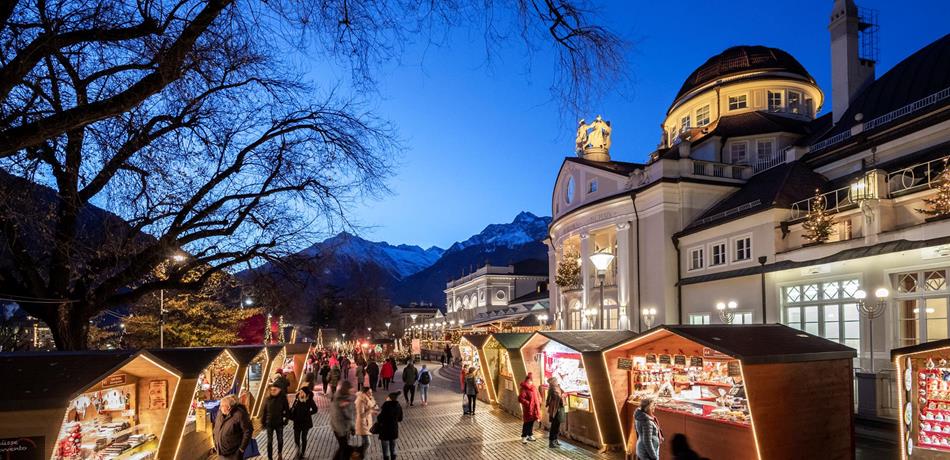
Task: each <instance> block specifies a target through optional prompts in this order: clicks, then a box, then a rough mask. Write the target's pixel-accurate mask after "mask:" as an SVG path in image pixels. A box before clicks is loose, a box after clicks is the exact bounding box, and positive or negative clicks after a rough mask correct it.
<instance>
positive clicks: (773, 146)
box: [755, 137, 778, 162]
mask: <svg viewBox="0 0 950 460" xmlns="http://www.w3.org/2000/svg"><path fill="white" fill-rule="evenodd" d="M766 142H767V143H769V144H770V145H771V147H770V149H769V150H770V151H769V154H768V156H766V157H764V158H763V157H762V155H761V154H760V153H759V146H760V145H762V144H764V143H766ZM777 150H778V149H777V148H776V143H775V138H774V137H764V138H761V139H756V140H755V161H756V162H760V161H768V160H769V159H770V158H772V157H773V156H774V155H775V152H776V151H777Z"/></svg>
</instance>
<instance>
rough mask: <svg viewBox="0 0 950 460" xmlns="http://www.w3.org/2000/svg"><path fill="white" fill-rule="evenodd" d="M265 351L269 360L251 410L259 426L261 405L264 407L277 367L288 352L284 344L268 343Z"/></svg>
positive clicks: (252, 416)
mask: <svg viewBox="0 0 950 460" xmlns="http://www.w3.org/2000/svg"><path fill="white" fill-rule="evenodd" d="M264 351H265V352H266V354H267V362H266V364H265V365H264V374H263V380H262V384H261V387H260V389H259V390H258V392H257V394H256V395H254V396H255V397H256V401H255V402H254V407H253V410H252V411H251V419H252V420H253V421H254V426H257V425H258V424H259V423H258V422H259V417H260V412H261V407H263V401H264V398H265V396H266V395H267V387H268V386H270V384H271V382H273V381H274V374H275V373H276V372H277V369H279V368H281V365H282V364H283V363H284V357H285V356H287V352H286V351H285V350H284V346H283V345H266V346H265V347H264Z"/></svg>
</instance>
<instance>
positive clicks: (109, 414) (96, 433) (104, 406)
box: [53, 383, 161, 460]
mask: <svg viewBox="0 0 950 460" xmlns="http://www.w3.org/2000/svg"><path fill="white" fill-rule="evenodd" d="M137 396H138V395H137V387H136V385H135V384H134V383H129V384H124V385H121V386H117V387H114V388H105V389H100V390H97V391H91V392H88V393H83V394H81V395H79V396H78V397H76V398H75V399H73V400H72V401H70V403H69V408H68V409H67V411H66V418H65V420H64V423H63V425H62V427H61V429H60V432H59V436H58V438H57V441H56V444H55V447H54V450H53V460H61V459H62V460H65V459H97V460H112V459H123V460H125V459H134V460H147V459H150V458H153V457H154V456H155V453H156V451H157V450H158V436H157V433H159V432H160V428H161V427H156V426H153V425H150V424H144V423H140V418H139V412H138V407H137V404H136V402H137V400H138V397H137Z"/></svg>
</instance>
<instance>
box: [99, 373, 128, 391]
mask: <svg viewBox="0 0 950 460" xmlns="http://www.w3.org/2000/svg"><path fill="white" fill-rule="evenodd" d="M127 382H128V376H126V375H125V374H113V375H110V376H108V377H106V379H105V380H103V381H102V388H112V387H118V386H122V385H125V384H126V383H127Z"/></svg>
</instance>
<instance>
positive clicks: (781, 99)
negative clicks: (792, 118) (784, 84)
mask: <svg viewBox="0 0 950 460" xmlns="http://www.w3.org/2000/svg"><path fill="white" fill-rule="evenodd" d="M772 95H777V96H778V106H777V107H773V106H772ZM765 109H766V110H767V111H769V112H782V111H784V110H785V90H784V89H778V90H771V89H767V90H765Z"/></svg>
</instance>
